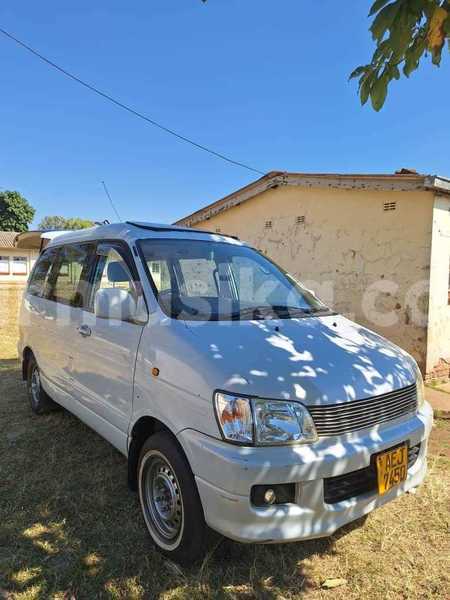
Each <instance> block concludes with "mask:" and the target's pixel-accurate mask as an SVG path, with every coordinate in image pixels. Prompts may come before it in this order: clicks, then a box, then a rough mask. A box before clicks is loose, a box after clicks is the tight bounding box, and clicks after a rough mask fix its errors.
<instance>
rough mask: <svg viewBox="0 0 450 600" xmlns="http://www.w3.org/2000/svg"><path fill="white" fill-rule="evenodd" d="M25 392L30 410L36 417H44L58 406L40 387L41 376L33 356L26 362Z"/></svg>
mask: <svg viewBox="0 0 450 600" xmlns="http://www.w3.org/2000/svg"><path fill="white" fill-rule="evenodd" d="M27 392H28V399H29V401H30V405H31V410H32V411H33V412H34V413H35V414H36V415H45V414H47V413H49V412H51V411H53V410H56V409H57V408H58V405H57V404H56V403H55V402H53V400H52V399H51V398H50V396H49V395H48V394H47V393H46V392H45V391H44V389H43V387H42V383H41V374H40V371H39V367H38V364H37V362H36V359H35V358H34V356H31V357H30V359H29V360H28V366H27Z"/></svg>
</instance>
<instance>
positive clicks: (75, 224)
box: [39, 215, 95, 231]
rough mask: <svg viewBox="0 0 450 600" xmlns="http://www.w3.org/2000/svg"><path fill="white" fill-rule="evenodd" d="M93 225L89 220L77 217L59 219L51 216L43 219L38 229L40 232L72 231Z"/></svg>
mask: <svg viewBox="0 0 450 600" xmlns="http://www.w3.org/2000/svg"><path fill="white" fill-rule="evenodd" d="M94 225H95V223H94V222H93V221H90V220H89V219H80V218H79V217H71V218H68V219H66V217H60V216H58V215H52V216H49V217H44V218H43V219H42V221H41V222H40V223H39V229H41V230H42V231H63V230H69V229H70V230H74V229H86V228H87V227H93V226H94Z"/></svg>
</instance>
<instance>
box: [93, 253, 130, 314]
mask: <svg viewBox="0 0 450 600" xmlns="http://www.w3.org/2000/svg"><path fill="white" fill-rule="evenodd" d="M104 288H121V289H123V290H126V291H127V292H129V293H130V294H133V295H135V293H136V289H135V285H134V281H133V276H132V274H131V273H130V270H129V268H128V266H127V264H126V262H125V260H124V258H123V256H122V255H121V254H120V253H119V251H118V250H117V249H116V248H113V247H108V246H106V245H105V244H102V245H101V246H99V249H98V256H97V263H96V266H95V274H94V286H93V294H92V298H91V300H90V303H89V304H90V306H93V303H94V296H95V293H96V292H97V291H98V290H101V289H104Z"/></svg>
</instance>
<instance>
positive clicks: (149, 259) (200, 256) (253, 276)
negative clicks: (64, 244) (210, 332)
mask: <svg viewBox="0 0 450 600" xmlns="http://www.w3.org/2000/svg"><path fill="white" fill-rule="evenodd" d="M139 244H140V247H141V249H142V253H143V255H144V259H145V262H146V263H147V266H148V270H149V273H150V275H151V277H152V279H153V283H154V284H155V288H156V289H157V291H158V301H159V304H160V306H161V308H162V309H163V310H164V312H165V313H166V314H168V315H169V316H171V317H174V318H178V319H180V318H181V319H187V320H206V321H210V320H231V319H233V320H234V319H236V320H238V319H244V320H251V319H264V318H275V317H277V318H286V319H287V318H294V317H302V316H310V315H312V314H326V313H329V312H330V311H329V309H328V308H327V307H326V306H325V305H324V304H323V303H322V302H320V300H318V299H317V298H316V297H315V296H314V294H312V293H311V292H310V291H308V290H306V289H305V288H303V287H302V286H301V284H299V283H298V282H297V281H295V280H294V279H293V278H292V277H291V276H290V275H288V274H287V273H285V272H284V271H282V270H281V269H280V268H279V267H277V266H276V265H275V264H274V263H273V262H271V261H270V260H268V259H267V258H265V257H264V256H262V255H261V254H260V253H259V252H256V251H255V250H253V249H252V248H249V247H247V246H243V245H240V244H234V243H224V242H215V241H200V240H150V239H147V240H141V241H140V242H139ZM155 265H158V266H157V267H156V268H155ZM163 267H164V271H163ZM163 274H165V276H164V279H163V277H162V276H163ZM163 281H164V285H163Z"/></svg>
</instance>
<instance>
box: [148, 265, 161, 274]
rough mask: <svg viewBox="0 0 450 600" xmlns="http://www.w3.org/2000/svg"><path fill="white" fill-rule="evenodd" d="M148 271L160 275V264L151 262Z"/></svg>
mask: <svg viewBox="0 0 450 600" xmlns="http://www.w3.org/2000/svg"><path fill="white" fill-rule="evenodd" d="M150 265H151V266H150V271H151V272H152V273H160V272H161V268H160V264H159V262H152V263H150Z"/></svg>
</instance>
